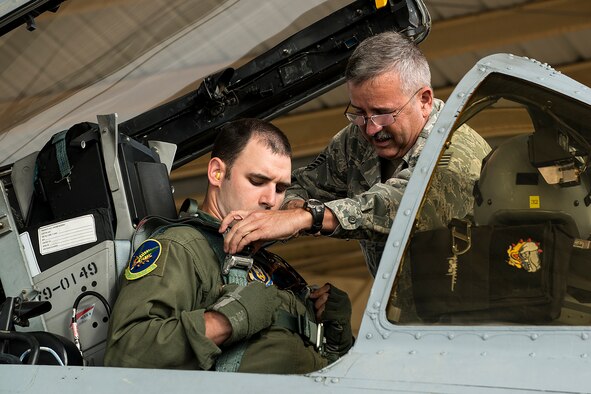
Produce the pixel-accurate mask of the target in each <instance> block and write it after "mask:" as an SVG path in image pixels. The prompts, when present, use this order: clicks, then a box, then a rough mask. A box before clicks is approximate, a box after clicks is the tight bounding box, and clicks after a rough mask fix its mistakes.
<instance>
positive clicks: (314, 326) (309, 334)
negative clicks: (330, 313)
mask: <svg viewBox="0 0 591 394" xmlns="http://www.w3.org/2000/svg"><path fill="white" fill-rule="evenodd" d="M298 325H299V327H298V329H299V331H300V335H303V336H304V337H305V338H307V339H308V341H309V342H310V343H311V344H312V345H314V348H315V349H316V350H317V351H318V352H322V349H323V347H324V346H323V345H324V324H323V323H314V322H313V321H311V320H310V319H308V318H307V316H305V315H299V318H298Z"/></svg>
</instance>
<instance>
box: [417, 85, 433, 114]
mask: <svg viewBox="0 0 591 394" xmlns="http://www.w3.org/2000/svg"><path fill="white" fill-rule="evenodd" d="M417 94H418V96H419V97H418V98H419V102H420V103H421V112H422V113H423V117H424V118H428V117H429V115H431V109H432V108H433V89H431V88H429V87H424V88H423V89H421V91H420V92H419V93H417Z"/></svg>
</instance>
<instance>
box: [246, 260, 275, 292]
mask: <svg viewBox="0 0 591 394" xmlns="http://www.w3.org/2000/svg"><path fill="white" fill-rule="evenodd" d="M253 280H258V281H259V282H263V283H264V284H265V285H267V287H269V286H271V285H272V284H273V279H271V276H270V275H269V274H267V273H266V272H265V271H264V270H263V269H262V268H261V267H259V266H258V265H256V264H254V265H253V266H252V268H251V269H250V271H248V281H249V282H252V281H253Z"/></svg>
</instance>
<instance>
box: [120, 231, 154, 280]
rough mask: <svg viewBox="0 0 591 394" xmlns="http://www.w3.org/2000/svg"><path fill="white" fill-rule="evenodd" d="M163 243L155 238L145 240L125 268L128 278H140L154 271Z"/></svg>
mask: <svg viewBox="0 0 591 394" xmlns="http://www.w3.org/2000/svg"><path fill="white" fill-rule="evenodd" d="M161 251H162V245H160V242H158V241H156V240H155V239H147V240H145V241H144V242H143V243H142V244H141V245H140V246H139V247H138V248H137V249H136V250H135V252H134V253H133V256H131V259H130V260H129V264H128V265H127V268H126V269H125V277H126V278H127V280H135V279H139V278H141V277H143V276H146V275H148V274H149V273H150V272H152V271H154V270H155V269H156V267H158V266H157V265H156V261H158V258H159V257H160V252H161Z"/></svg>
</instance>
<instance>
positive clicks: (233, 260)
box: [222, 254, 254, 275]
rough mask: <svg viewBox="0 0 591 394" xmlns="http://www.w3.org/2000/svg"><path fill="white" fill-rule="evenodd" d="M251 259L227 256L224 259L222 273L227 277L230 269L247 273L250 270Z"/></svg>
mask: <svg viewBox="0 0 591 394" xmlns="http://www.w3.org/2000/svg"><path fill="white" fill-rule="evenodd" d="M253 261H254V260H253V258H252V257H249V256H240V255H235V254H231V255H230V254H229V255H227V256H226V258H225V259H224V265H223V267H222V273H223V274H224V275H228V274H229V273H230V270H231V269H232V268H240V269H243V270H245V271H248V270H250V269H251V268H252V264H253Z"/></svg>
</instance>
